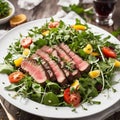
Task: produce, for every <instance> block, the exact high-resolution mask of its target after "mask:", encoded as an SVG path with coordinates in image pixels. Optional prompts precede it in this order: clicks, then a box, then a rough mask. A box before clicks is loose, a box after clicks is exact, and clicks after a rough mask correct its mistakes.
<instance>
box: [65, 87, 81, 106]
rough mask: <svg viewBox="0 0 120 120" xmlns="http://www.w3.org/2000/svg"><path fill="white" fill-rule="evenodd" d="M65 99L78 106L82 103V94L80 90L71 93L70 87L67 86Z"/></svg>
mask: <svg viewBox="0 0 120 120" xmlns="http://www.w3.org/2000/svg"><path fill="white" fill-rule="evenodd" d="M64 100H65V102H66V103H68V104H71V105H73V106H74V107H77V106H78V105H79V104H80V101H81V96H80V94H79V93H78V92H73V93H70V88H67V89H65V91H64Z"/></svg>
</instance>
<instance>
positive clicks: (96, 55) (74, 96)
mask: <svg viewBox="0 0 120 120" xmlns="http://www.w3.org/2000/svg"><path fill="white" fill-rule="evenodd" d="M109 39H110V36H108V37H105V38H103V37H102V35H96V34H94V33H93V32H91V30H90V28H89V26H88V25H87V24H82V23H81V22H80V21H79V20H78V19H76V23H75V24H74V25H66V24H65V23H64V21H62V20H60V21H55V20H54V19H51V20H50V21H49V22H48V21H47V22H46V23H45V24H44V25H43V26H42V27H34V28H32V29H30V30H29V31H28V34H27V35H26V36H24V35H22V34H20V37H19V38H18V39H17V40H16V41H15V42H14V43H12V44H11V45H10V46H9V48H8V54H7V55H6V56H5V57H4V63H0V73H1V74H2V73H6V74H8V79H9V81H10V83H11V84H10V85H9V86H6V87H5V89H6V90H8V91H16V94H15V96H13V97H14V98H15V97H17V96H22V97H25V98H29V99H31V100H33V101H36V102H39V103H41V104H45V105H49V106H71V107H78V106H80V105H82V104H83V103H85V102H88V103H90V104H100V101H94V100H93V98H94V97H96V96H98V95H99V94H100V93H101V92H102V91H103V90H105V89H110V88H112V90H113V92H116V90H115V89H114V88H113V85H114V84H117V83H118V82H119V81H113V77H114V74H115V72H116V71H119V70H120V48H119V45H117V44H113V43H111V42H109ZM61 44H64V45H65V46H67V47H68V48H69V50H70V51H71V52H70V53H72V54H74V55H73V56H77V58H79V59H81V60H82V62H83V63H86V64H87V65H88V67H87V68H86V69H85V70H84V71H80V70H78V69H77V65H76V66H75V68H73V67H72V63H74V62H75V63H76V59H74V57H71V56H70V55H71V54H70V53H67V52H66V51H65V50H63V49H62V48H60V45H61ZM45 46H47V48H49V49H53V50H54V46H57V48H58V47H59V49H61V51H62V52H63V53H65V54H66V55H67V56H68V57H69V58H70V59H71V61H72V62H68V61H66V60H65V56H63V58H62V57H61V56H60V54H59V53H61V51H57V49H56V51H57V53H58V57H57V56H53V54H51V53H47V52H45V55H46V56H47V58H45V59H44V60H43V58H42V57H40V56H39V57H38V55H37V57H36V58H35V57H33V55H36V54H35V53H36V51H38V50H40V51H42V50H41V48H42V47H45ZM49 49H47V50H49ZM57 53H56V54H57ZM40 55H41V53H40ZM43 57H44V54H43ZM33 58H35V59H33ZM48 58H49V60H50V61H49V60H47V59H48ZM59 59H60V60H59ZM42 60H43V61H44V62H45V63H46V64H47V66H48V67H49V68H50V69H51V71H52V72H53V74H54V75H53V77H54V76H55V75H56V76H55V78H56V79H57V72H56V71H54V65H55V66H58V67H59V70H61V71H62V72H64V70H66V71H67V72H69V73H70V74H71V73H73V72H74V71H78V73H79V75H78V76H74V75H73V76H72V77H73V79H72V80H69V78H68V77H67V75H66V74H64V76H65V79H66V80H65V83H61V82H60V81H57V80H53V79H51V78H52V77H47V75H44V73H47V74H49V76H50V75H51V74H50V73H49V72H48V71H47V70H46V69H47V68H46V67H45V66H44V64H43V61H42ZM51 61H52V62H51ZM52 63H54V65H53V64H52ZM61 64H64V65H63V66H62V65H61ZM86 64H85V65H86ZM52 65H53V66H52ZM23 66H24V67H23ZM81 66H82V65H81ZM83 66H84V64H83ZM83 66H82V67H83ZM27 68H29V69H27ZM41 68H42V69H41ZM36 69H37V72H34V70H36ZM43 69H45V70H43ZM56 69H57V68H56ZM39 70H40V71H41V72H39V73H38V71H39ZM31 71H32V72H31ZM61 71H60V72H61ZM40 75H41V76H42V75H43V76H44V78H46V79H45V80H44V81H43V82H40V81H38V80H36V79H37V78H38V77H39V76H40ZM34 76H35V77H34ZM58 76H59V75H58ZM62 78H63V76H61V79H62ZM41 79H43V78H42V77H41Z"/></svg>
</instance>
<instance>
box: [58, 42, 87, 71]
mask: <svg viewBox="0 0 120 120" xmlns="http://www.w3.org/2000/svg"><path fill="white" fill-rule="evenodd" d="M60 47H61V48H62V49H63V50H64V51H65V52H66V53H67V54H69V56H70V57H71V58H72V59H73V61H74V62H75V65H76V68H78V69H79V70H80V71H81V72H83V71H85V70H86V69H87V68H89V64H88V62H87V61H84V60H82V58H80V57H79V56H78V55H77V54H75V53H74V52H73V51H71V50H70V48H69V47H68V46H67V45H66V44H64V43H61V44H60Z"/></svg>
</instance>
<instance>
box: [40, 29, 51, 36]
mask: <svg viewBox="0 0 120 120" xmlns="http://www.w3.org/2000/svg"><path fill="white" fill-rule="evenodd" d="M49 32H50V31H49V30H47V31H44V32H42V35H44V36H47V35H48V34H49Z"/></svg>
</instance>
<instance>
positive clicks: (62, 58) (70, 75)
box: [42, 45, 81, 82]
mask: <svg viewBox="0 0 120 120" xmlns="http://www.w3.org/2000/svg"><path fill="white" fill-rule="evenodd" d="M53 48H54V49H52V48H51V47H49V46H45V47H42V50H43V51H44V52H46V53H49V54H51V55H52V56H53V57H56V58H57V60H58V61H57V62H58V64H60V67H61V68H62V69H63V71H64V73H65V75H66V77H67V79H68V80H69V81H70V82H71V81H73V80H74V79H76V78H79V77H80V76H81V75H80V72H79V70H77V69H75V67H73V65H74V64H75V63H74V61H73V60H72V59H71V58H70V57H69V56H68V55H67V54H66V53H65V51H64V50H62V49H61V48H60V47H59V46H57V45H54V46H53ZM68 62H69V63H71V65H72V66H71V68H72V69H73V71H70V70H68V69H66V68H65V64H66V63H68ZM74 69H75V70H74Z"/></svg>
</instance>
